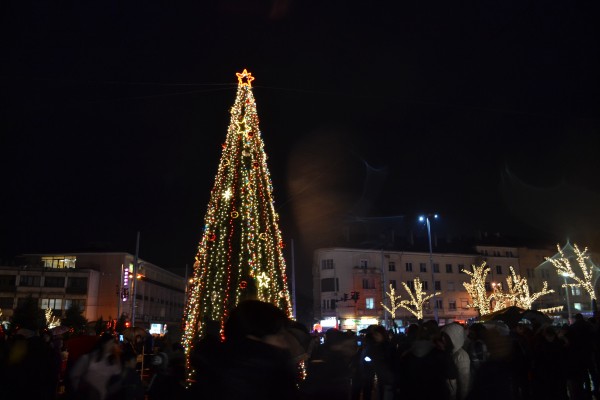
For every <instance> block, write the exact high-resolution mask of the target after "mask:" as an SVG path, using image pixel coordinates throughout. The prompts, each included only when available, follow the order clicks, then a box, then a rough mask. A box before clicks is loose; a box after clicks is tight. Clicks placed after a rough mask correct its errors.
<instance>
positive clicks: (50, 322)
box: [45, 308, 60, 329]
mask: <svg viewBox="0 0 600 400" xmlns="http://www.w3.org/2000/svg"><path fill="white" fill-rule="evenodd" d="M45 313H46V325H47V326H48V329H52V328H56V327H57V326H59V325H60V319H58V318H57V317H55V316H54V315H52V309H51V308H46V311H45Z"/></svg>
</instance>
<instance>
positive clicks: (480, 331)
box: [464, 323, 489, 384]
mask: <svg viewBox="0 0 600 400" xmlns="http://www.w3.org/2000/svg"><path fill="white" fill-rule="evenodd" d="M485 334H486V327H485V325H484V324H482V323H474V324H471V325H470V326H469V327H468V333H467V340H466V341H465V345H464V349H465V350H466V351H467V354H469V360H470V361H471V377H470V379H469V381H470V382H471V384H472V383H473V381H474V380H475V376H476V375H477V371H478V370H479V368H480V367H481V365H482V364H483V363H485V362H486V361H487V359H488V358H489V351H488V348H487V345H486V344H485Z"/></svg>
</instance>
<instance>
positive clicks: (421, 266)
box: [419, 263, 427, 272]
mask: <svg viewBox="0 0 600 400" xmlns="http://www.w3.org/2000/svg"><path fill="white" fill-rule="evenodd" d="M419 271H420V272H427V264H425V263H419Z"/></svg>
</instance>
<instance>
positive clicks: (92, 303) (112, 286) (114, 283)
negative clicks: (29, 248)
mask: <svg viewBox="0 0 600 400" xmlns="http://www.w3.org/2000/svg"><path fill="white" fill-rule="evenodd" d="M19 264H20V265H19V266H16V267H0V309H2V312H3V314H4V316H5V317H9V316H11V315H12V310H13V309H14V308H15V307H16V306H17V305H18V304H20V302H22V301H23V300H24V299H25V298H27V297H28V296H32V297H34V298H36V299H38V302H39V306H40V307H41V308H42V309H47V308H51V309H52V310H53V312H54V314H55V315H57V316H61V317H62V316H64V313H65V311H66V310H67V309H68V308H70V307H72V306H75V307H79V308H80V309H81V310H82V312H83V316H84V317H85V318H87V319H88V321H95V320H97V319H99V318H100V317H102V318H103V319H104V320H108V319H109V318H111V319H117V318H118V317H119V316H120V315H125V317H126V318H127V319H128V320H129V321H130V322H131V319H132V317H133V314H134V307H135V325H136V326H142V327H146V328H150V327H151V324H155V326H157V325H161V326H164V325H165V324H180V323H181V320H182V318H183V306H184V302H185V287H186V282H185V278H184V277H181V276H179V275H176V274H174V273H172V272H169V271H167V270H165V269H162V268H160V267H158V266H156V265H154V264H152V263H149V262H147V261H144V260H142V259H138V269H137V271H136V273H137V276H134V270H133V265H134V256H133V255H131V254H129V253H67V254H27V255H24V256H22V257H21V258H20V261H19ZM136 286H137V287H136ZM134 296H135V300H134Z"/></svg>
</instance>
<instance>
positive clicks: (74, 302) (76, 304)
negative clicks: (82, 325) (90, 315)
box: [65, 299, 179, 311]
mask: <svg viewBox="0 0 600 400" xmlns="http://www.w3.org/2000/svg"><path fill="white" fill-rule="evenodd" d="M178 305H179V304H178ZM72 307H73V308H77V309H79V311H83V309H84V308H85V300H84V299H68V300H65V310H68V309H70V308H72Z"/></svg>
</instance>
